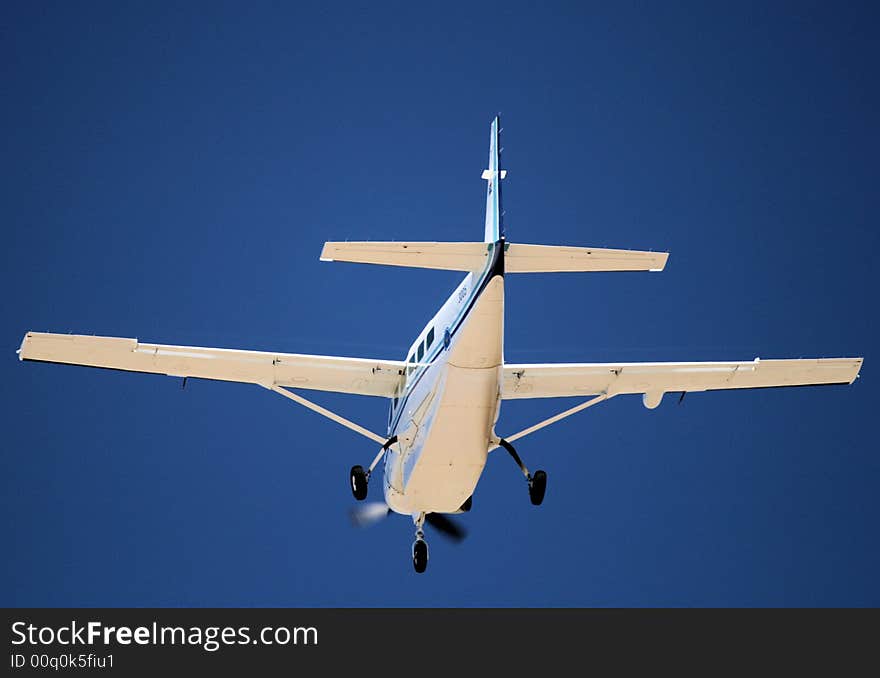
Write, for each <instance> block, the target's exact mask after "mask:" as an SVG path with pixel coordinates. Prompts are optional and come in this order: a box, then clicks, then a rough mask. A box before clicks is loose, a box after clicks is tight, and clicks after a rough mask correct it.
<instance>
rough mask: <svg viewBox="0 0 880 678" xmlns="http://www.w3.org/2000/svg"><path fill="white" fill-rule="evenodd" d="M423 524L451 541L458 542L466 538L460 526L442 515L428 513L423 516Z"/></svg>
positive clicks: (465, 533)
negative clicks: (426, 524)
mask: <svg viewBox="0 0 880 678" xmlns="http://www.w3.org/2000/svg"><path fill="white" fill-rule="evenodd" d="M425 522H426V523H428V525H430V526H431V527H433V528H434V529H435V530H437V531H438V532H439V533H440V534H442V535H443V536H444V537H449V538H450V539H451V540H452V541H455V542H459V541H461V540H462V539H464V538H465V537H466V536H467V531H466V530H465V529H464V528H463V527H462V526H461V525H459V524H458V523H457V522H456V521H454V520H452V518H449V517H448V516H445V515H443V514H442V513H429V514H428V515H426V516H425Z"/></svg>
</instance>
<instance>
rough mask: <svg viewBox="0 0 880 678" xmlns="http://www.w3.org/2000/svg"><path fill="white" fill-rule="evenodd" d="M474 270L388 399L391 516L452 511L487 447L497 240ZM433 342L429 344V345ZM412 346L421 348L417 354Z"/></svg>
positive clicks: (497, 304) (496, 321)
mask: <svg viewBox="0 0 880 678" xmlns="http://www.w3.org/2000/svg"><path fill="white" fill-rule="evenodd" d="M487 248H491V249H492V250H493V251H492V254H491V255H490V256H489V257H488V264H487V266H486V268H485V269H484V270H482V271H476V272H473V273H469V274H467V276H466V277H465V279H464V280H463V281H462V282H461V284H460V285H459V286H458V288H456V290H455V291H454V292H453V293H452V295H451V296H450V297H449V299H447V301H446V302H445V303H444V304H443V306H442V307H441V308H440V310H439V311H438V313H437V314H436V315H435V316H434V317H433V318H432V319H431V321H430V322H429V323H428V324H427V325H426V326H425V329H424V330H423V331H422V332H421V333H420V335H419V338H418V339H417V340H416V342H415V343H414V344H413V347H412V349H411V350H410V352H409V354H408V359H409V358H410V357H412V358H413V359H414V361H415V362H411V363H408V364H409V365H413V366H414V367H413V368H409V367H408V368H407V375H406V382H405V385H404V386H403V390H402V392H401V394H400V395H399V396H398V398H395V399H394V400H393V401H392V409H391V414H390V418H389V426H388V435H389V437H390V436H394V435H396V436H397V443H395V444H393V445H392V446H391V447H390V448H389V449H388V453H387V454H386V455H385V474H384V476H385V479H384V484H383V486H384V492H385V502H386V503H387V504H388V506H389V507H390V508H391V509H392V510H393V511H395V512H397V513H403V514H408V515H417V514H420V513H423V512H424V513H452V512H455V511H457V510H458V509H459V508H460V507H461V506H462V504H464V503H465V501H467V499H468V498H469V497H470V496H471V495H472V494H473V491H474V488H475V487H476V485H477V481H478V480H479V479H480V475H481V474H482V472H483V468H484V466H485V465H486V458H487V455H488V453H489V450H490V449H491V448H492V447H494V446H495V445H494V443H493V440H494V425H495V421H496V420H497V419H498V413H499V408H500V404H501V380H502V368H503V363H504V355H503V341H504V263H503V257H504V241H503V240H500V241H499V242H497V243H494V244H493V243H487ZM431 338H433V339H432V340H431V341H429V340H430V339H431ZM420 346H423V347H425V348H424V349H423V350H424V353H423V355H422V356H421V357H420V356H419V350H420Z"/></svg>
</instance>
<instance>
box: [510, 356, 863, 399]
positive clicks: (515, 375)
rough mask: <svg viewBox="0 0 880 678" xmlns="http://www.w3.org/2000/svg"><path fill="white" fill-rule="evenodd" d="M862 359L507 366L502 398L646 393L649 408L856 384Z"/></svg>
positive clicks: (756, 359)
mask: <svg viewBox="0 0 880 678" xmlns="http://www.w3.org/2000/svg"><path fill="white" fill-rule="evenodd" d="M861 366H862V358H814V359H799V360H761V359H759V358H755V360H753V361H749V362H691V363H568V364H564V363H562V364H555V365H553V364H549V365H546V364H544V365H542V364H534V365H505V366H504V384H503V387H502V397H503V398H504V399H516V398H556V397H563V396H590V395H600V394H607V395H608V396H609V397H610V396H614V395H621V394H626V393H641V394H644V395H643V401H644V404H645V406H646V407H649V408H653V407H656V406H657V405H659V404H660V399H661V398H662V397H663V394H664V393H676V392H684V391H687V392H691V391H715V390H720V389H735V388H771V387H775V386H807V385H813V384H851V383H852V382H853V381H854V380H855V378H856V377H857V376H858V375H859V370H860V369H861Z"/></svg>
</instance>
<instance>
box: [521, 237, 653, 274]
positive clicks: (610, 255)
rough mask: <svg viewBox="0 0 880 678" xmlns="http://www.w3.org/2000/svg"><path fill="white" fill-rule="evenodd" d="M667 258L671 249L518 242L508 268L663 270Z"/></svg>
mask: <svg viewBox="0 0 880 678" xmlns="http://www.w3.org/2000/svg"><path fill="white" fill-rule="evenodd" d="M667 257H669V254H668V253H667V252H639V251H637V250H609V249H602V248H599V247H564V246H555V245H520V244H516V243H514V244H512V245H510V247H509V248H508V250H507V252H506V253H505V255H504V269H505V271H507V272H508V273H563V272H577V271H662V270H663V267H664V266H666V259H667Z"/></svg>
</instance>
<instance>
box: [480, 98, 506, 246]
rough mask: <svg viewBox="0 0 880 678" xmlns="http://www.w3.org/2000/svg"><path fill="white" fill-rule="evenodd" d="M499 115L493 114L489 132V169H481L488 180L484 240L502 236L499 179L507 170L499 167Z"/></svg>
mask: <svg viewBox="0 0 880 678" xmlns="http://www.w3.org/2000/svg"><path fill="white" fill-rule="evenodd" d="M500 125H501V117H500V116H497V115H496V116H495V119H494V120H493V121H492V126H491V128H490V130H491V131H490V133H489V169H486V170H483V179H485V180H486V181H487V182H488V186H487V187H486V235H485V237H484V238H483V241H484V242H497V241H498V240H499V239H500V238H503V237H504V219H503V213H502V211H501V180H502V179H503V178H504V177H505V176H507V170H503V169H501V167H500V155H501V148H500V147H499V143H498V142H499V135H500V132H501V129H500Z"/></svg>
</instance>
